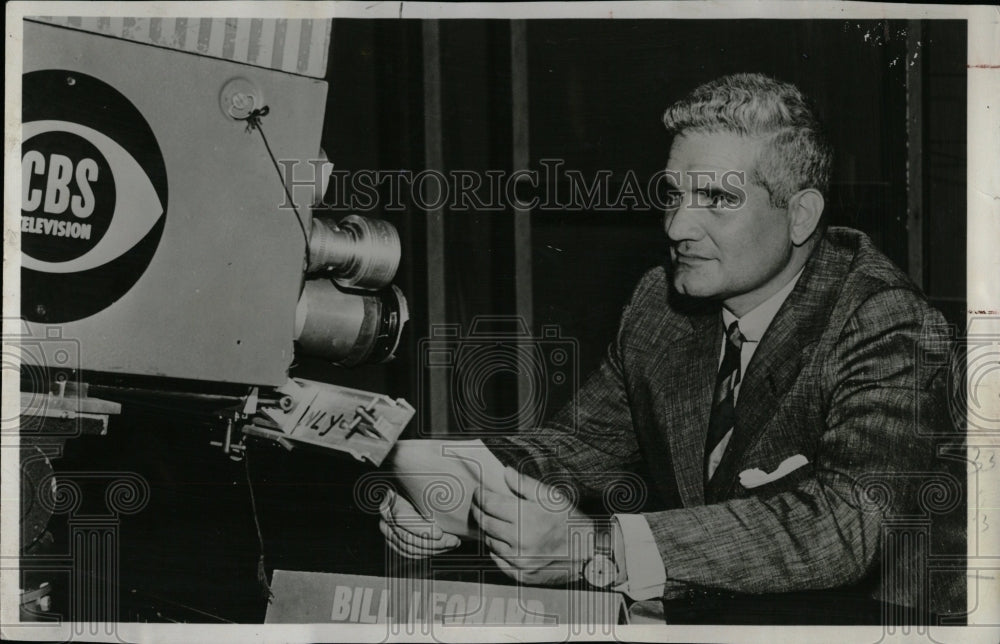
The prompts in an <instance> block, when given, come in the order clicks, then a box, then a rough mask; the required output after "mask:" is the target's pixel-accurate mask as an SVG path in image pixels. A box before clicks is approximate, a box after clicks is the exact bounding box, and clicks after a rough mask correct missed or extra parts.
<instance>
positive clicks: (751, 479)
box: [740, 454, 809, 490]
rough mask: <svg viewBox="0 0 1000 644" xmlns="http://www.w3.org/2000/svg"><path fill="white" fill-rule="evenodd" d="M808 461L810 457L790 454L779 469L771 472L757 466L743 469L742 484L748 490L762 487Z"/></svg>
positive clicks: (741, 474) (741, 473)
mask: <svg viewBox="0 0 1000 644" xmlns="http://www.w3.org/2000/svg"><path fill="white" fill-rule="evenodd" d="M807 463H809V459H808V458H806V457H805V456H803V455H802V454H796V455H795V456H789V457H788V458H786V459H785V460H783V461H781V465H779V466H778V469H776V470H774V471H773V472H771V473H770V474H768V473H767V472H765V471H764V470H761V469H758V468H756V467H755V468H753V469H752V470H743V471H742V472H740V485H742V486H743V487H745V488H746V489H748V490H750V489H753V488H755V487H760V486H761V485H766V484H768V483H771V482H773V481H777V480H778V479H780V478H782V477H783V476H787V475H788V474H790V473H792V472H794V471H795V470H797V469H799V468H800V467H802V466H803V465H806V464H807Z"/></svg>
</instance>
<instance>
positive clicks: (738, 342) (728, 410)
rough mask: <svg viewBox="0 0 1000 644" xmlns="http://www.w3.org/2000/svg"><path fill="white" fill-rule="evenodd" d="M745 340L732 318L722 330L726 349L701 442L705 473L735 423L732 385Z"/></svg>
mask: <svg viewBox="0 0 1000 644" xmlns="http://www.w3.org/2000/svg"><path fill="white" fill-rule="evenodd" d="M745 340H746V338H744V337H743V334H742V333H740V325H739V322H737V321H734V322H733V323H732V324H730V325H729V328H728V329H726V348H725V351H724V352H723V354H722V365H721V366H720V367H719V375H718V377H717V378H716V379H715V394H714V395H713V397H712V415H711V416H710V417H709V420H708V438H707V439H706V441H705V473H706V475H707V474H708V460H709V457H710V456H711V454H712V452H713V451H715V448H716V447H718V445H719V442H720V441H721V440H722V439H723V438H725V436H726V434H728V433H729V430H731V429H732V428H733V426H734V425H735V424H736V402H735V397H736V385H738V384H739V382H740V352H741V350H742V349H743V342H744V341H745Z"/></svg>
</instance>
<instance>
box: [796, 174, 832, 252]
mask: <svg viewBox="0 0 1000 644" xmlns="http://www.w3.org/2000/svg"><path fill="white" fill-rule="evenodd" d="M825 204H826V202H825V201H824V200H823V195H822V194H820V192H819V190H816V189H815V188H806V189H805V190H799V191H798V192H796V193H795V194H794V195H792V196H791V197H790V198H789V199H788V217H789V225H790V226H791V231H790V232H791V238H792V243H793V244H795V245H796V246H801V245H802V244H804V243H806V241H807V240H808V239H809V237H811V236H812V234H813V232H815V230H816V227H817V226H819V219H820V217H821V216H822V214H823V207H824V206H825Z"/></svg>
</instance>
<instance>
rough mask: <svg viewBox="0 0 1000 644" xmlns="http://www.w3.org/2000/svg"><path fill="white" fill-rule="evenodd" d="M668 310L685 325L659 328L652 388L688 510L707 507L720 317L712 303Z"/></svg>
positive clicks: (652, 357)
mask: <svg viewBox="0 0 1000 644" xmlns="http://www.w3.org/2000/svg"><path fill="white" fill-rule="evenodd" d="M675 297H676V296H675ZM668 306H671V308H673V309H674V312H675V313H680V314H681V316H682V317H683V318H686V320H681V321H680V322H681V323H680V324H678V325H676V326H674V325H669V326H668V325H661V326H660V328H659V334H660V337H659V338H658V340H657V342H658V345H657V346H659V347H663V349H662V350H654V351H650V353H649V356H650V358H649V359H650V360H651V379H650V382H652V383H657V386H659V387H662V389H660V390H659V391H658V392H657V398H658V399H659V400H658V401H657V405H656V407H657V410H658V424H659V425H660V429H661V431H663V432H665V433H666V434H667V436H668V440H669V444H670V455H671V463H672V465H673V469H674V476H675V478H676V480H677V490H678V492H679V495H680V498H681V501H682V502H683V504H684V506H686V507H690V506H693V505H704V503H705V476H704V471H703V470H704V467H703V463H704V458H705V457H704V453H705V436H706V432H707V431H708V417H709V413H710V411H711V407H712V389H713V387H714V384H715V376H716V372H717V370H718V369H717V362H718V357H719V347H720V346H721V343H722V314H721V309H720V308H719V306H718V305H717V304H714V303H709V304H707V305H706V304H704V303H703V304H693V303H691V302H683V303H681V304H677V303H673V304H670V305H668ZM675 319H676V318H675Z"/></svg>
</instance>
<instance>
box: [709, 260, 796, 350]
mask: <svg viewBox="0 0 1000 644" xmlns="http://www.w3.org/2000/svg"><path fill="white" fill-rule="evenodd" d="M803 270H805V267H804V266H803V267H802V268H801V269H799V272H798V273H796V274H795V277H793V278H792V279H790V280H789V281H788V284H785V285H784V286H782V287H781V290H780V291H778V292H777V293H775V294H774V295H772V296H771V297H769V298H767V299H766V300H764V301H763V302H761V303H760V304H758V305H757V308H755V309H754V310H752V311H750V312H748V313H746V314H745V315H744V316H743V317H741V318H737V317H736V316H735V315H733V314H732V313H730V312H729V310H728V309H726V308H725V307H723V309H722V321H723V322H724V323H725V326H726V328H729V325H730V324H732V323H733V322H735V321H737V320H738V321H739V323H740V333H742V334H743V337H744V338H745V341H746V342H760V339H761V338H762V337H764V332H765V331H767V327H769V326H771V321H772V320H773V319H774V316H775V315H777V314H778V309H780V308H781V305H782V304H784V303H785V300H787V299H788V295H789V294H790V293H791V292H792V289H794V288H795V285H796V284H797V283H798V281H799V278H800V277H802V271H803Z"/></svg>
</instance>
